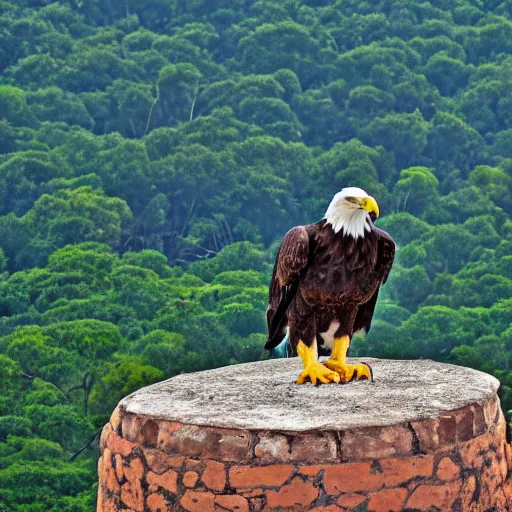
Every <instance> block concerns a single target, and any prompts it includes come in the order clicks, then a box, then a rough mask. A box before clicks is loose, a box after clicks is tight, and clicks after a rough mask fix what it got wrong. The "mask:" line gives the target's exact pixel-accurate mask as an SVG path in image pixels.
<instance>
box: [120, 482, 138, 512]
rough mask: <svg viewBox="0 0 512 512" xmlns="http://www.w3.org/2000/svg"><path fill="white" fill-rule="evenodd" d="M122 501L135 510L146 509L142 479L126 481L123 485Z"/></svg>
mask: <svg viewBox="0 0 512 512" xmlns="http://www.w3.org/2000/svg"><path fill="white" fill-rule="evenodd" d="M121 501H122V502H123V503H124V504H125V505H127V506H128V507H129V508H131V509H133V510H137V512H142V511H143V510H144V494H143V492H142V487H141V485H140V480H134V481H132V482H126V483H125V484H124V485H123V486H122V487H121Z"/></svg>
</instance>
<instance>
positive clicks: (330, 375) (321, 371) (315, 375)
mask: <svg viewBox="0 0 512 512" xmlns="http://www.w3.org/2000/svg"><path fill="white" fill-rule="evenodd" d="M308 379H309V380H311V382H312V383H313V384H315V385H316V384H320V382H321V383H323V384H328V383H329V382H339V381H340V376H339V375H338V374H337V373H336V372H333V371H331V370H329V369H328V368H326V367H325V366H324V365H323V364H320V363H319V362H318V361H317V362H316V363H313V364H310V365H309V366H308V367H307V368H305V369H304V371H303V372H302V373H301V374H300V375H299V378H298V379H297V384H304V383H305V382H307V380H308Z"/></svg>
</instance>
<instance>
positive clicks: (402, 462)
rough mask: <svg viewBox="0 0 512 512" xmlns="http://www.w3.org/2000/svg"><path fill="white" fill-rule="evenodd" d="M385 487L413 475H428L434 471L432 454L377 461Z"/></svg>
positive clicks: (392, 485) (405, 480)
mask: <svg viewBox="0 0 512 512" xmlns="http://www.w3.org/2000/svg"><path fill="white" fill-rule="evenodd" d="M379 465H380V468H381V470H382V478H383V481H384V485H385V486H386V487H396V486H398V485H400V484H402V483H404V482H407V481H408V480H411V479H412V478H415V477H429V476H432V473H433V471H434V455H419V456H416V457H409V458H407V459H383V460H380V461H379Z"/></svg>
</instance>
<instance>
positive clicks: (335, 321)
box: [265, 187, 395, 384]
mask: <svg viewBox="0 0 512 512" xmlns="http://www.w3.org/2000/svg"><path fill="white" fill-rule="evenodd" d="M378 216H379V207H378V205H377V202H376V201H375V199H374V198H373V197H371V196H368V194H367V193H366V192H365V191H364V190H362V189H360V188H356V187H349V188H344V189H343V190H341V192H338V193H337V194H336V195H335V196H334V198H333V199H332V201H331V203H330V205H329V207H328V208H327V211H326V213H325V216H324V217H323V219H322V220H321V221H319V222H317V223H315V224H309V225H307V226H297V227H294V228H292V229H291V230H290V231H288V233H286V235H285V237H284V239H283V242H282V244H281V246H280V247H279V250H278V252H277V256H276V262H275V265H274V271H273V274H272V281H271V283H270V290H269V305H268V309H267V325H268V341H267V343H266V345H265V348H266V349H268V350H271V349H273V348H274V347H276V346H277V345H279V343H281V341H282V340H283V337H284V335H285V332H286V331H287V330H288V333H289V343H290V347H291V351H292V355H297V354H298V355H299V356H300V358H301V359H302V362H303V365H304V371H303V372H302V373H301V374H300V376H299V378H298V379H297V384H303V383H304V382H306V381H309V380H310V381H311V382H312V383H313V384H317V383H321V382H322V383H327V382H348V381H351V380H353V379H373V374H372V370H371V368H370V366H369V365H367V364H366V363H362V364H359V365H352V364H348V363H347V361H346V356H347V351H348V349H349V347H350V341H351V339H352V335H353V334H354V332H357V331H359V330H364V331H368V330H369V329H370V324H371V321H372V317H373V312H374V309H375V304H376V302H377V296H378V294H379V289H380V286H381V284H383V283H385V282H386V280H387V278H388V275H389V271H390V270H391V265H392V264H393V259H394V256H395V243H394V242H393V240H392V238H391V237H390V236H389V235H388V234H387V233H386V232H385V231H382V230H381V229H378V228H377V227H375V226H374V224H373V221H374V220H375V219H376V218H377V217H378ZM319 349H320V351H322V352H324V353H329V352H330V353H331V358H330V359H329V360H327V361H324V362H323V363H320V362H319V361H318V351H319Z"/></svg>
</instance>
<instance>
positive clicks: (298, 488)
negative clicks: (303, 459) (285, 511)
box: [267, 477, 318, 508]
mask: <svg viewBox="0 0 512 512" xmlns="http://www.w3.org/2000/svg"><path fill="white" fill-rule="evenodd" d="M317 497H318V489H316V488H315V487H313V484H312V483H311V482H304V481H302V479H301V478H299V477H297V478H294V479H293V480H292V481H291V483H290V484H288V485H285V486H283V487H281V489H279V491H267V505H268V506H269V507H270V508H274V507H276V508H277V507H294V508H297V507H306V506H308V505H311V504H312V503H313V501H315V500H316V498H317Z"/></svg>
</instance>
